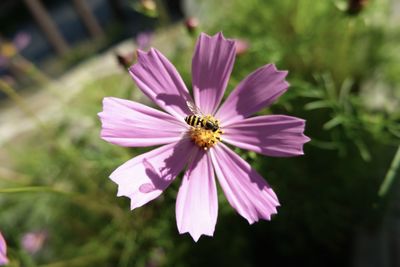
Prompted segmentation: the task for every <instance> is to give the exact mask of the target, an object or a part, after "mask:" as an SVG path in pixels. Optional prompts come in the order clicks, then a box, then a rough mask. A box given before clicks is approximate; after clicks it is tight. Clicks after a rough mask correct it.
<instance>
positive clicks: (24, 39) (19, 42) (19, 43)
mask: <svg viewBox="0 0 400 267" xmlns="http://www.w3.org/2000/svg"><path fill="white" fill-rule="evenodd" d="M30 42H31V36H30V35H29V34H27V33H25V32H20V33H17V35H15V36H14V38H13V44H14V45H15V47H16V48H17V49H18V51H21V50H22V49H24V48H26V47H27V46H28V45H29V43H30Z"/></svg>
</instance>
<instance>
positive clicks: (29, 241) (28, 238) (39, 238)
mask: <svg viewBox="0 0 400 267" xmlns="http://www.w3.org/2000/svg"><path fill="white" fill-rule="evenodd" d="M47 236H48V234H47V232H46V231H36V232H29V233H26V234H24V235H23V237H22V240H21V243H22V247H23V248H24V249H25V250H26V251H27V252H28V253H30V254H35V253H36V252H38V251H39V250H40V249H41V248H42V247H43V244H44V242H45V241H46V239H47Z"/></svg>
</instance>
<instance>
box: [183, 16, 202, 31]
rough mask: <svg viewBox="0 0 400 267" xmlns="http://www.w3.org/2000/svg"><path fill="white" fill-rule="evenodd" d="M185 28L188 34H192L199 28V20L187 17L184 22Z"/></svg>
mask: <svg viewBox="0 0 400 267" xmlns="http://www.w3.org/2000/svg"><path fill="white" fill-rule="evenodd" d="M185 26H186V29H187V30H188V32H189V33H194V32H195V31H196V29H197V28H198V27H199V20H198V19H197V18H196V17H188V18H187V19H186V20H185Z"/></svg>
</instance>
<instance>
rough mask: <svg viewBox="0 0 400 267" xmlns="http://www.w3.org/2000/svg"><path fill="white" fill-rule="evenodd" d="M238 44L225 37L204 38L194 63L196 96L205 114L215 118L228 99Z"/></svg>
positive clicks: (218, 35)
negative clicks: (222, 102) (226, 92)
mask: <svg viewBox="0 0 400 267" xmlns="http://www.w3.org/2000/svg"><path fill="white" fill-rule="evenodd" d="M235 53H236V48H235V41H233V40H227V39H225V38H224V36H223V35H222V33H218V34H216V35H214V36H212V37H210V36H208V35H207V34H204V33H202V34H200V37H199V39H198V41H197V45H196V50H195V53H194V55H193V60H192V76H193V81H192V83H193V94H194V99H195V102H196V104H197V106H198V107H199V108H200V109H201V111H202V112H203V113H204V114H214V112H215V110H216V109H217V107H218V105H219V103H220V102H221V99H222V97H223V95H224V92H225V88H226V85H227V84H228V81H229V77H230V75H231V72H232V68H233V63H234V61H235Z"/></svg>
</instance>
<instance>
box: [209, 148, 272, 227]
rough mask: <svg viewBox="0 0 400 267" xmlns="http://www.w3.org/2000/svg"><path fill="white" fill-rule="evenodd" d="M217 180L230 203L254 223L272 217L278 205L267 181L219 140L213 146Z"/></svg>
mask: <svg viewBox="0 0 400 267" xmlns="http://www.w3.org/2000/svg"><path fill="white" fill-rule="evenodd" d="M210 152H211V159H212V162H213V165H214V168H215V171H216V173H217V177H218V181H219V183H220V184H221V187H222V190H223V191H224V193H225V196H226V198H227V199H228V202H229V203H230V204H231V206H232V207H233V208H234V209H235V210H236V211H237V212H238V213H239V214H240V215H242V216H243V217H244V218H246V219H247V221H248V222H249V223H250V224H252V223H254V222H257V221H258V220H259V219H265V220H270V219H271V215H272V214H276V213H277V211H276V207H277V206H279V202H278V198H277V197H276V195H275V193H274V191H273V190H272V189H271V188H270V186H269V185H268V183H267V182H266V181H265V180H264V178H262V177H261V176H260V175H259V174H258V173H257V172H256V171H255V170H254V169H252V168H251V166H250V165H249V164H248V163H247V162H246V161H244V160H243V159H242V158H241V157H240V156H239V155H237V154H236V153H234V152H233V151H232V150H231V149H229V148H228V147H227V146H226V145H224V144H222V143H220V144H218V145H216V146H215V147H214V148H213V149H211V150H210Z"/></svg>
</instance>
